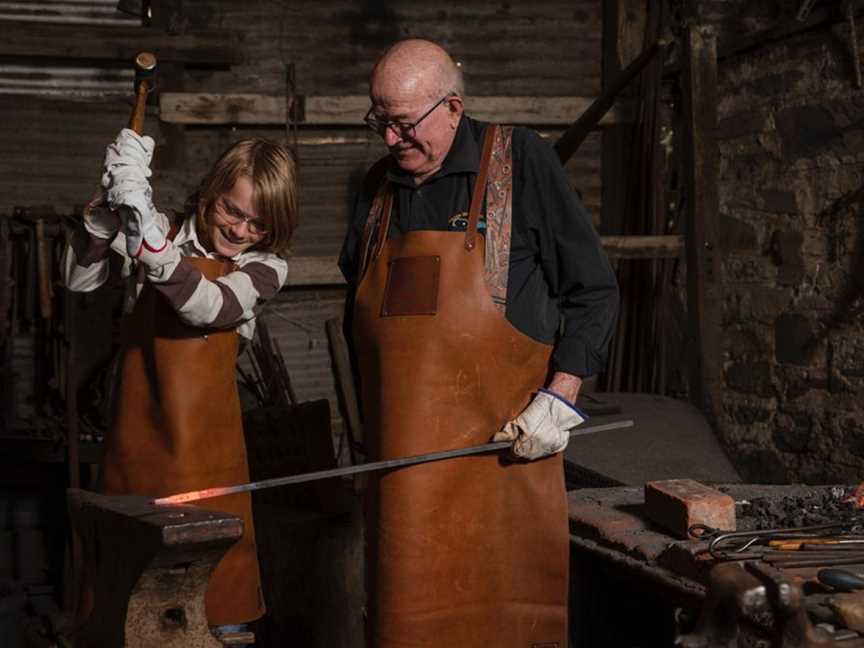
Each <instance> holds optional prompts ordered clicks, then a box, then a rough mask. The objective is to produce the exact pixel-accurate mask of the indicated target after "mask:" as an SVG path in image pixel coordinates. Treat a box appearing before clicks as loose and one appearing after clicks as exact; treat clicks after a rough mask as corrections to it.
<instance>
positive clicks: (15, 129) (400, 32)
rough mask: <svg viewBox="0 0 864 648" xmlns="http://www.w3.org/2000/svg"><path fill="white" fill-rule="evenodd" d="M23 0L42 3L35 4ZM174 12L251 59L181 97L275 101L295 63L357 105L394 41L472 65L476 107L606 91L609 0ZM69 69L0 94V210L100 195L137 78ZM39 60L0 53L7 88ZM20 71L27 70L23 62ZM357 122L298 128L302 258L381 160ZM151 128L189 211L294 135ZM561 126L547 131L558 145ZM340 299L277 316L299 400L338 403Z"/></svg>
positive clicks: (207, 7)
mask: <svg viewBox="0 0 864 648" xmlns="http://www.w3.org/2000/svg"><path fill="white" fill-rule="evenodd" d="M166 4H169V5H171V4H172V3H166ZM13 5H14V6H19V9H16V11H22V12H23V11H25V9H21V8H20V6H21V5H23V3H11V2H0V12H3V11H8V10H10V8H11V7H13ZM107 5H111V6H112V7H113V5H114V0H111V2H107V1H106V2H101V1H100V2H96V1H92V2H91V1H88V2H81V3H75V2H64V3H49V2H42V3H38V6H39V7H41V9H38V10H37V9H34V10H33V11H32V12H31V13H32V15H33V16H36V17H38V18H39V19H40V20H41V19H42V17H43V16H44V17H46V19H47V18H48V13H47V12H48V9H49V8H51V7H53V8H59V7H60V6H63V7H69V8H71V7H74V8H76V10H77V9H81V11H83V12H84V13H86V12H87V11H90V12H91V14H92V16H95V17H96V19H100V18H98V16H100V15H101V16H103V18H104V20H113V17H111V16H109V15H108V13H105V14H104V15H103V14H98V13H97V12H96V8H104V7H105V6H107ZM23 6H26V7H37V3H33V4H30V3H27V4H26V5H23ZM88 7H89V9H86V8H88ZM154 7H155V5H154ZM176 7H179V8H180V9H181V10H182V11H183V13H182V14H180V15H179V17H175V20H174V21H173V24H174V25H175V26H176V27H177V29H178V31H179V32H180V33H181V36H182V33H184V32H185V33H201V32H207V31H208V30H227V31H229V32H233V33H234V34H235V35H236V37H237V47H238V49H239V51H240V53H241V55H242V57H243V63H241V64H239V65H235V66H232V67H230V68H225V67H221V68H207V67H202V66H195V67H194V68H191V67H190V68H188V69H186V70H185V72H182V74H181V75H180V77H181V78H182V86H183V88H182V89H183V90H186V91H202V92H203V91H206V92H257V93H264V94H271V95H277V96H281V95H284V94H285V93H286V87H287V82H286V79H287V76H288V66H289V64H293V66H294V75H295V79H296V91H297V93H298V94H301V95H358V94H361V95H362V94H365V93H366V83H367V76H368V73H369V71H370V69H371V67H372V65H373V63H374V61H375V59H376V58H377V56H378V55H379V54H380V53H381V52H382V51H383V50H384V49H385V48H386V47H387V45H388V44H390V43H392V42H393V41H394V40H396V39H399V38H404V37H414V36H418V37H426V38H431V39H433V40H436V41H438V42H440V43H441V44H442V45H443V46H445V47H446V48H447V49H448V50H449V51H450V52H451V53H452V54H453V56H454V57H455V58H456V59H458V60H460V61H461V62H462V64H463V66H464V69H465V74H466V80H467V86H468V94H469V96H470V100H471V101H473V102H479V101H482V96H484V95H505V96H507V95H510V96H522V95H536V96H595V95H596V94H597V93H598V92H599V89H600V74H601V65H600V61H601V36H602V28H601V19H602V2H601V0H537V1H536V2H532V3H510V2H492V1H478V2H470V3H465V2H461V1H456V0H442V1H439V2H437V3H416V2H409V1H407V0H405V1H394V2H374V1H372V0H369V1H365V2H347V1H342V0H318V1H314V2H313V1H311V0H294V1H293V2H265V1H263V0H206V1H199V2H184V3H182V4H177V5H176ZM40 12H43V13H40ZM70 15H71V14H70ZM20 18H21V16H20V15H19V16H17V18H16V19H20ZM155 18H156V17H155V16H154V21H155ZM75 19H76V18H72V17H68V18H66V20H70V21H71V20H75ZM0 20H2V17H0ZM157 24H158V23H157ZM0 29H2V23H0ZM62 63H63V64H62V65H60V64H59V63H58V62H56V61H51V65H50V66H46V67H45V68H44V69H45V70H49V71H50V70H54V69H55V68H58V66H59V67H62V68H63V72H62V73H61V72H48V73H46V78H45V82H44V83H43V84H42V85H41V86H40V88H41V91H40V92H39V93H37V96H33V95H28V96H23V95H19V94H13V93H11V92H7V93H6V94H5V95H4V94H3V92H2V88H0V142H2V144H0V149H2V153H3V154H2V156H0V178H2V180H0V182H2V191H0V214H7V215H8V214H9V213H11V211H12V208H13V207H14V206H16V205H24V206H27V205H34V204H50V205H53V206H54V207H56V209H57V210H58V211H59V212H68V211H69V210H71V209H72V208H73V206H74V205H81V204H83V203H84V202H85V201H87V200H88V199H89V198H90V196H91V195H92V193H93V191H94V189H95V188H96V186H97V183H98V177H99V167H100V163H101V160H102V157H103V153H104V148H105V145H106V144H107V143H108V142H109V141H110V140H111V139H112V138H113V137H114V135H115V134H116V132H117V131H118V130H119V128H120V127H122V126H123V125H125V123H126V121H127V119H128V114H129V103H130V101H129V95H131V72H130V71H129V70H126V69H122V67H118V66H120V62H118V63H115V64H106V65H105V66H97V67H96V68H94V66H93V64H92V63H88V66H89V68H88V69H90V70H91V72H92V71H93V70H97V71H98V73H97V74H92V73H91V74H90V75H89V76H88V75H87V74H85V73H83V72H82V73H81V75H79V76H78V77H76V76H74V75H73V74H71V73H70V71H69V70H70V68H69V67H67V66H66V63H65V62H62ZM31 64H33V65H35V63H33V62H30V61H25V62H22V61H18V60H15V61H11V60H7V59H3V58H2V57H0V66H2V67H0V78H8V79H9V81H8V84H9V85H8V87H13V86H12V84H13V81H12V79H13V78H17V79H18V83H19V86H18V87H22V88H23V87H24V81H26V77H27V73H26V71H25V69H29V68H27V66H30V65H31ZM72 64H74V65H81V62H80V61H73V62H71V63H70V65H72ZM21 65H23V66H25V68H19V67H15V66H21ZM40 65H42V64H41V63H40ZM81 69H82V70H83V69H84V68H83V67H82V68H81ZM175 71H176V70H175ZM3 75H6V76H3ZM114 83H120V85H121V86H122V85H126V90H122V88H121V92H120V93H119V94H117V93H115V92H114V91H113V87H114V86H113V85H112V84H114ZM172 83H174V84H175V85H174V86H173V87H172V89H178V88H177V87H176V83H177V77H176V76H175V77H174V79H173V81H172ZM61 84H65V86H64V85H61ZM98 84H102V85H98ZM0 86H2V83H0ZM62 87H66V88H67V89H68V90H70V91H74V92H75V93H76V99H75V100H72V99H70V98H68V96H67V97H63V96H61V94H60V93H59V89H60V88H62ZM88 88H89V90H93V92H89V91H88ZM362 116H363V115H362V114H358V115H357V127H356V128H355V127H340V128H322V127H315V128H312V127H305V128H301V129H300V130H299V132H298V144H299V149H298V152H299V159H300V163H301V181H302V182H301V185H302V186H301V205H302V221H301V226H300V230H299V231H298V235H297V238H296V241H295V245H294V252H295V253H296V254H298V255H304V256H308V255H316V256H323V257H333V256H335V254H336V253H337V251H338V249H339V246H340V244H341V240H342V236H343V234H344V231H345V227H346V222H347V218H348V206H349V205H350V202H351V199H352V194H353V189H354V188H355V187H356V186H357V185H358V183H359V181H360V179H361V178H362V175H363V173H364V171H365V169H366V168H367V167H368V166H369V165H370V164H371V163H372V162H373V161H374V160H376V159H377V158H378V157H380V156H381V155H383V154H384V153H385V150H384V148H383V146H382V144H381V142H380V141H378V139H377V138H376V137H375V136H373V135H372V134H371V133H369V132H368V131H366V130H365V129H364V128H363V127H362V123H361V120H362ZM146 130H147V132H148V133H149V134H151V135H153V136H154V137H155V138H156V141H157V146H158V148H157V151H156V156H155V161H154V170H155V172H154V177H153V186H154V194H155V198H156V203H157V205H159V206H161V207H174V206H179V205H180V204H182V202H183V199H184V197H185V195H186V194H187V193H188V192H189V191H191V190H192V189H193V188H194V187H195V185H196V183H197V181H198V179H199V177H200V175H201V174H202V173H203V172H204V170H205V169H206V168H207V167H208V166H209V164H210V163H211V162H212V161H213V160H214V159H215V157H216V156H217V154H218V153H219V152H220V151H221V150H222V149H224V148H225V147H226V146H228V145H229V144H230V143H231V142H233V141H236V140H237V139H240V138H242V137H246V136H249V135H253V134H254V135H256V136H264V137H271V138H274V139H285V138H286V129H284V128H273V127H244V128H233V127H228V126H222V127H197V126H196V127H186V128H183V127H178V126H176V125H165V124H162V123H160V122H159V119H158V114H157V110H156V108H155V106H154V107H152V108H151V109H150V114H149V115H148V122H147V126H146ZM559 132H560V131H548V130H547V131H544V133H543V134H544V135H547V136H548V137H550V139H552V140H554V139H555V138H556V137H557V135H558V133H559ZM599 149H600V135H599V133H595V134H593V135H592V136H591V137H589V139H588V140H587V141H586V143H585V144H584V145H583V147H582V149H581V150H580V151H579V153H578V155H576V156H575V157H574V158H573V159H572V160H571V162H570V163H569V165H568V170H569V171H570V174H571V177H572V178H573V182H574V185H575V186H576V187H577V188H578V189H579V190H580V191H581V192H582V193H583V197H584V200H585V202H586V204H587V205H588V206H589V208H590V209H591V210H592V211H593V212H594V214H595V217H599V213H600V207H601V205H600V173H599V170H600V169H599V166H600V150H599ZM341 300H342V291H341V289H340V288H338V287H335V288H332V289H323V288H316V289H311V290H299V289H291V290H290V291H286V292H285V293H284V294H283V295H281V296H280V298H279V299H278V300H277V301H276V302H275V303H274V304H273V305H272V306H271V307H270V310H269V313H268V315H267V318H268V321H269V323H270V325H271V330H272V332H273V333H274V335H276V336H277V337H278V339H279V340H280V344H281V346H282V349H283V352H285V353H286V354H287V356H288V357H287V360H288V365H289V370H290V371H291V373H292V378H293V380H294V383H295V385H296V388H297V392H298V395H299V396H300V398H301V399H312V398H317V397H320V396H329V397H330V398H332V397H333V396H332V383H331V378H330V375H329V358H328V357H327V355H326V342H325V337H324V332H323V321H324V320H325V319H326V318H327V317H330V316H335V315H337V314H339V313H340V312H341ZM296 322H302V323H303V326H297V325H296ZM335 414H336V412H335V408H334V415H335Z"/></svg>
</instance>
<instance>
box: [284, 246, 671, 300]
mask: <svg viewBox="0 0 864 648" xmlns="http://www.w3.org/2000/svg"><path fill="white" fill-rule="evenodd" d="M600 240H601V242H602V243H603V248H604V249H605V250H606V254H607V255H609V258H610V259H669V258H676V257H678V256H680V255H681V253H682V252H683V250H684V237H683V236H675V235H669V236H601V237H600ZM344 283H345V280H344V279H343V277H342V273H341V272H340V271H339V267H338V265H337V261H336V258H335V257H326V256H289V257H288V280H287V283H286V284H285V285H286V286H292V287H297V286H339V285H342V284H344Z"/></svg>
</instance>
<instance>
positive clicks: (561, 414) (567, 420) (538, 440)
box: [492, 389, 588, 459]
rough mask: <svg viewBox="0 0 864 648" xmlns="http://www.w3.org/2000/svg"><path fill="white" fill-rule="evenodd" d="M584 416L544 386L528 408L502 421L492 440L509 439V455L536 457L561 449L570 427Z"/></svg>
mask: <svg viewBox="0 0 864 648" xmlns="http://www.w3.org/2000/svg"><path fill="white" fill-rule="evenodd" d="M587 418H588V417H587V416H585V415H584V414H582V412H580V411H579V410H578V409H576V408H575V407H574V406H573V405H572V404H570V403H569V402H567V401H566V400H564V399H563V398H561V397H560V396H558V395H557V394H554V393H553V392H551V391H549V390H547V389H541V390H540V391H538V392H537V395H536V396H535V397H534V400H532V401H531V402H530V403H529V404H528V407H526V408H525V409H524V410H523V411H522V413H521V414H520V415H519V416H517V417H516V418H515V419H513V420H512V421H510V422H509V423H506V424H505V425H504V427H503V428H502V429H501V431H500V432H498V433H497V434H496V435H495V436H494V437H493V439H492V440H493V441H513V454H515V455H516V456H517V457H522V458H523V459H539V458H540V457H545V456H547V455H552V454H555V453H557V452H561V451H562V450H563V449H564V448H566V447H567V441H569V440H570V430H571V429H572V428H574V427H576V426H577V425H579V424H581V423H583V422H584V421H585V420H586V419H587Z"/></svg>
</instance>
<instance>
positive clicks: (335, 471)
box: [153, 419, 633, 504]
mask: <svg viewBox="0 0 864 648" xmlns="http://www.w3.org/2000/svg"><path fill="white" fill-rule="evenodd" d="M632 426H633V420H632V419H628V420H625V421H613V422H612V423H602V424H600V425H585V426H580V427H577V428H574V429H573V430H571V432H570V436H571V437H574V436H581V435H583V434H594V433H595V432H605V431H606V430H617V429H619V428H626V427H632ZM512 444H513V443H512V441H497V442H495V443H486V444H484V445H479V446H472V447H470V448H459V449H456V450H442V451H440V452H430V453H428V454H422V455H415V456H413V457H400V458H399V459H385V460H383V461H373V462H372V463H366V464H360V465H357V466H343V467H342V468H331V469H329V470H318V471H315V472H308V473H303V474H300V475H290V476H288V477H275V478H273V479H263V480H261V481H257V482H251V483H249V484H239V485H237V486H221V487H218V488H206V489H204V490H197V491H189V492H186V493H177V494H175V495H168V496H166V497H158V498H156V499H154V500H153V503H154V504H185V503H186V502H197V501H198V500H203V499H210V498H211V497H221V496H222V495H233V494H234V493H246V492H249V491H256V490H261V489H264V488H274V487H276V486H287V485H289V484H302V483H304V482H311V481H318V480H320V479H329V478H331V477H345V476H347V475H359V474H361V473H367V472H373V471H376V470H387V469H388V468H401V467H404V466H413V465H416V464H422V463H429V462H431V461H441V460H442V459H452V458H453V457H467V456H469V455H477V454H485V453H487V452H496V451H498V450H504V449H505V448H509V447H510V446H511V445H512Z"/></svg>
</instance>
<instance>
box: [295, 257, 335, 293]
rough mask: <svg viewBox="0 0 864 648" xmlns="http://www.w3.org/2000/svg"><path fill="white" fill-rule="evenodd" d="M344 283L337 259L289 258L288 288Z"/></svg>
mask: <svg viewBox="0 0 864 648" xmlns="http://www.w3.org/2000/svg"><path fill="white" fill-rule="evenodd" d="M344 283H345V278H344V277H343V276H342V273H341V272H340V271H339V266H338V264H337V260H336V257H325V256H289V257H288V279H287V280H286V282H285V285H286V286H339V285H342V284H344Z"/></svg>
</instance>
